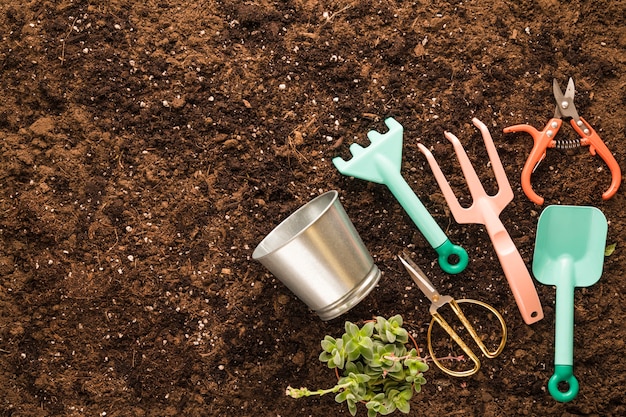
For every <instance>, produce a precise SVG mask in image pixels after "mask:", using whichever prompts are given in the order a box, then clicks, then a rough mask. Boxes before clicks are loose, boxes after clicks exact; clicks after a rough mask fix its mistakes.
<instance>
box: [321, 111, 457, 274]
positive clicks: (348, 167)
mask: <svg viewBox="0 0 626 417" xmlns="http://www.w3.org/2000/svg"><path fill="white" fill-rule="evenodd" d="M385 124H386V125H387V127H388V128H389V131H388V132H387V133H385V134H381V133H379V132H377V131H375V130H371V131H369V132H368V133H367V137H368V139H369V140H370V142H371V143H370V145H369V146H368V147H366V148H364V147H362V146H360V145H359V144H358V143H353V144H352V145H350V153H352V158H351V159H350V160H349V161H345V160H343V159H342V158H340V157H337V158H334V159H333V164H335V167H336V168H337V169H338V170H339V172H341V173H342V174H343V175H346V176H350V177H356V178H360V179H362V180H365V181H371V182H375V183H378V184H384V185H386V186H387V187H388V188H389V190H390V191H391V192H392V194H393V195H394V197H395V198H396V199H397V200H398V202H399V203H400V204H401V205H402V207H403V208H404V210H405V211H406V212H407V214H408V215H409V217H410V218H411V220H413V223H415V225H416V226H417V228H418V229H419V230H420V231H421V232H422V234H423V235H424V237H425V238H426V240H427V241H428V243H429V244H430V245H431V246H432V247H433V249H435V251H436V252H437V254H438V255H439V258H438V261H439V266H440V267H441V269H442V270H444V271H445V272H447V273H449V274H458V273H459V272H461V271H463V270H464V269H465V267H466V266H467V263H468V256H467V252H466V251H465V249H463V248H462V247H460V246H458V245H454V244H452V242H450V239H448V237H447V236H446V235H445V233H444V232H443V230H441V228H440V227H439V225H438V224H437V222H435V219H433V218H432V216H431V215H430V213H428V211H427V210H426V207H424V205H423V204H422V202H421V201H420V199H419V198H418V197H417V195H415V193H414V192H413V190H412V189H411V187H410V186H409V184H407V183H406V181H405V180H404V178H403V177H402V174H400V168H401V166H402V133H403V131H404V129H403V128H402V125H401V124H400V123H398V122H397V121H396V120H395V119H393V118H391V117H390V118H388V119H386V120H385ZM454 257H456V260H457V261H456V263H452V259H454Z"/></svg>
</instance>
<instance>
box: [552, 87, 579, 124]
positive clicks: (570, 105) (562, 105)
mask: <svg viewBox="0 0 626 417" xmlns="http://www.w3.org/2000/svg"><path fill="white" fill-rule="evenodd" d="M552 92H553V93H554V100H556V109H555V110H554V117H555V118H558V119H574V120H578V119H579V117H578V112H577V111H576V107H575V106H574V94H576V87H575V86H574V80H573V79H572V77H570V78H569V81H568V82H567V88H566V89H565V94H563V92H562V91H561V87H560V86H559V82H558V81H557V80H556V78H555V79H554V80H552Z"/></svg>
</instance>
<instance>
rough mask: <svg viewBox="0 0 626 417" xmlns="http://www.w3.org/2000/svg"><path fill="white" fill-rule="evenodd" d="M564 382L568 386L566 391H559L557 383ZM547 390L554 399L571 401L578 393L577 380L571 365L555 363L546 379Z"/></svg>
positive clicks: (564, 401) (563, 401)
mask: <svg viewBox="0 0 626 417" xmlns="http://www.w3.org/2000/svg"><path fill="white" fill-rule="evenodd" d="M562 382H565V383H567V385H568V386H569V388H568V389H567V391H561V390H560V389H559V384H560V383H562ZM548 390H549V391H550V394H551V395H552V398H554V399H555V400H557V401H559V402H562V403H566V402H568V401H572V400H573V399H574V398H576V395H578V380H577V379H576V377H575V376H574V367H573V366H572V365H555V366H554V374H553V375H552V376H551V377H550V381H548Z"/></svg>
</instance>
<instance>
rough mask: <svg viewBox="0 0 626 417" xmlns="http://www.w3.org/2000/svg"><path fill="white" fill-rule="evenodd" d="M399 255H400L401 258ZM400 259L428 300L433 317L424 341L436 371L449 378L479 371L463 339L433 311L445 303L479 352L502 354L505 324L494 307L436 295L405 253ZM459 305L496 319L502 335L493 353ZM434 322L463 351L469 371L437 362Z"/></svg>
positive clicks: (490, 355) (476, 357) (474, 355)
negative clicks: (475, 307)
mask: <svg viewBox="0 0 626 417" xmlns="http://www.w3.org/2000/svg"><path fill="white" fill-rule="evenodd" d="M402 256H404V258H403V257H402ZM402 256H401V255H398V258H400V261H401V262H402V264H403V265H404V267H405V268H406V270H407V271H408V273H409V275H410V276H411V278H412V279H413V281H414V282H415V283H416V284H417V286H418V288H419V289H420V290H421V291H422V292H423V293H424V295H425V296H426V297H428V299H429V300H430V302H431V304H430V314H431V315H432V316H433V318H432V320H431V321H430V325H429V326H428V333H427V336H426V338H427V342H428V351H429V352H430V356H431V358H432V361H433V362H434V363H435V365H437V367H438V368H439V369H441V370H442V371H444V372H445V373H447V374H448V375H452V376H469V375H473V374H475V373H476V372H478V370H479V369H480V360H479V359H478V356H476V354H475V353H474V352H473V351H472V349H470V347H469V346H468V345H467V343H465V341H463V339H462V338H461V337H460V336H459V334H458V333H457V332H456V331H455V330H454V329H453V328H452V326H450V324H448V322H447V321H446V320H445V319H444V318H443V317H442V316H441V314H439V312H438V311H437V310H438V309H439V308H440V307H443V306H444V305H446V304H448V305H449V306H450V308H452V311H453V312H454V314H455V315H456V316H457V317H458V318H459V320H460V321H461V323H462V324H463V326H464V327H465V330H467V332H468V333H469V334H470V336H471V338H472V339H473V340H474V342H475V343H476V344H477V345H478V347H479V348H480V350H481V352H482V353H483V354H484V355H485V356H486V357H488V358H495V357H496V356H498V355H499V354H500V353H502V351H503V350H504V345H505V344H506V338H507V331H506V324H505V323H504V319H503V318H502V315H501V314H500V313H499V312H498V310H496V309H495V308H494V307H492V306H490V305H489V304H487V303H483V302H482V301H478V300H470V299H463V300H455V299H454V298H452V297H450V296H449V295H440V294H439V292H438V291H437V290H436V289H435V287H434V285H433V284H432V283H431V282H430V280H429V279H428V277H427V276H426V274H424V272H423V271H422V270H421V269H420V268H419V267H418V266H417V265H416V264H415V263H414V262H413V261H412V260H411V258H410V257H409V256H408V254H407V253H404V254H402ZM463 303H469V304H475V305H478V306H480V307H482V308H484V309H487V310H489V313H488V314H489V316H491V314H493V316H494V317H496V318H497V319H498V321H499V322H500V327H501V328H502V336H501V339H500V344H499V346H498V348H497V349H496V350H494V351H490V350H489V349H487V347H486V346H485V343H484V342H483V341H482V339H481V338H480V336H479V335H478V333H477V332H476V329H475V328H474V326H472V325H471V323H470V322H469V320H468V319H467V317H466V316H465V314H463V311H462V310H461V307H460V306H459V304H463ZM435 323H438V324H439V325H440V326H441V327H442V328H443V329H444V330H445V332H446V333H448V334H449V335H450V337H452V339H453V340H454V341H455V342H456V343H457V344H458V345H459V346H460V347H461V349H463V352H465V354H466V355H467V356H468V357H469V358H470V360H471V361H472V362H473V363H474V367H473V368H472V369H469V370H465V371H455V370H452V369H449V368H446V367H445V366H443V364H442V363H441V362H440V361H439V360H438V359H437V357H436V356H435V353H434V349H433V345H432V331H433V325H434V324H435Z"/></svg>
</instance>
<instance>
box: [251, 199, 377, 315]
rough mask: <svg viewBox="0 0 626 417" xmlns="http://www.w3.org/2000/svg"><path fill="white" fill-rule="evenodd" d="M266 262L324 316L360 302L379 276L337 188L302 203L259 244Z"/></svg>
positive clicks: (258, 254)
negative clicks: (340, 199)
mask: <svg viewBox="0 0 626 417" xmlns="http://www.w3.org/2000/svg"><path fill="white" fill-rule="evenodd" d="M252 258H253V259H256V260H258V261H259V262H261V263H262V264H263V265H264V266H265V267H266V268H267V269H269V270H270V271H271V272H272V273H273V274H274V275H275V276H276V277H277V278H278V279H279V280H280V281H282V282H283V284H285V285H286V286H287V288H289V289H290V290H291V291H292V292H293V293H294V294H296V296H298V298H299V299H300V300H302V301H304V302H305V303H306V304H307V305H308V306H309V308H311V309H312V310H314V311H315V312H316V313H317V314H318V315H319V316H320V318H321V319H322V320H331V319H333V318H335V317H338V316H340V315H341V314H343V313H345V312H346V311H348V310H350V309H351V308H352V307H354V306H355V305H356V304H358V303H359V302H360V301H361V300H362V299H363V298H364V297H365V296H367V294H369V292H370V291H371V290H372V289H373V288H374V286H375V285H376V283H377V282H378V280H379V279H380V275H381V274H380V270H379V269H378V267H377V266H376V264H374V260H373V259H372V256H371V255H370V254H369V252H368V251H367V248H366V247H365V245H364V244H363V241H362V240H361V237H360V236H359V234H358V233H357V231H356V229H355V228H354V225H353V224H352V222H351V221H350V219H349V218H348V215H347V214H346V212H345V210H344V208H343V206H342V205H341V202H340V201H339V198H338V193H337V191H329V192H327V193H324V194H322V195H320V196H318V197H316V198H315V199H313V200H311V201H310V202H309V203H307V204H305V205H304V206H302V207H300V208H299V209H298V210H297V211H295V212H294V213H293V214H291V215H290V216H289V217H288V218H287V219H285V220H284V221H283V222H282V223H280V224H279V225H278V226H277V227H276V228H275V229H274V230H272V231H271V232H270V233H269V234H268V235H267V236H266V237H265V239H263V240H262V241H261V243H259V245H258V246H257V247H256V249H255V250H254V252H253V254H252Z"/></svg>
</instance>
